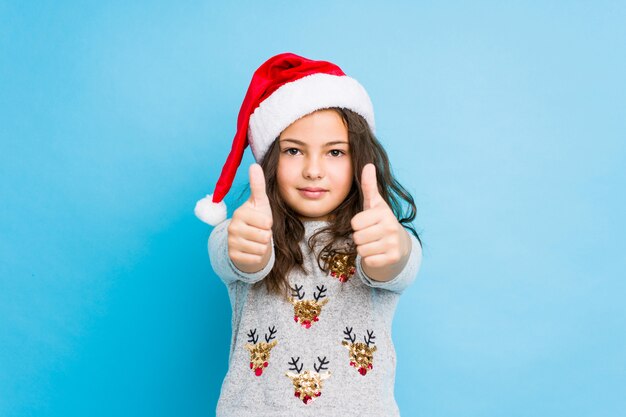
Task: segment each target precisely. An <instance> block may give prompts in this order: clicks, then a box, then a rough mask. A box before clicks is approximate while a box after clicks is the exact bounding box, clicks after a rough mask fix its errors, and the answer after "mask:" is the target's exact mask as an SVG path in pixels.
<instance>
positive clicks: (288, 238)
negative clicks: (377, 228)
mask: <svg viewBox="0 0 626 417" xmlns="http://www.w3.org/2000/svg"><path fill="white" fill-rule="evenodd" d="M331 109H332V110H334V111H336V112H337V113H339V115H340V116H341V117H342V119H343V121H344V123H345V124H346V126H347V128H348V142H349V145H350V156H351V158H352V166H353V171H354V172H353V175H354V181H353V182H352V188H351V189H350V192H349V193H348V195H347V197H346V199H345V200H344V201H343V202H342V203H341V204H340V205H339V206H338V207H337V208H335V210H333V211H332V212H331V213H329V216H328V218H329V225H328V226H327V227H325V228H322V229H320V230H318V231H316V232H315V233H314V234H313V235H312V236H311V237H310V238H309V240H308V242H307V244H308V246H309V248H310V249H313V248H314V247H315V245H316V244H317V242H318V239H319V235H321V234H322V233H325V234H326V233H328V234H329V235H330V236H331V239H330V243H328V244H326V245H325V246H324V247H323V249H322V250H321V251H320V252H319V254H318V255H317V262H318V265H319V266H320V268H321V269H322V270H323V271H324V272H328V265H326V261H325V260H324V259H326V257H325V255H328V254H332V253H335V252H339V251H338V250H337V248H335V247H334V246H335V244H336V242H339V241H347V242H351V241H352V240H351V239H350V235H351V234H352V232H353V231H352V227H351V224H350V220H351V219H352V217H354V216H355V215H356V214H358V213H359V212H361V211H362V210H363V195H362V192H361V178H360V177H361V175H360V173H361V172H362V171H363V167H364V166H365V165H366V164H368V163H370V162H371V163H373V164H374V165H375V166H376V180H377V182H378V189H379V192H380V195H381V196H382V197H383V199H384V200H385V202H387V204H388V205H389V207H390V208H391V209H392V211H393V213H394V214H395V215H396V217H397V218H398V221H399V222H400V224H402V225H403V226H404V227H405V228H406V229H407V230H408V231H410V232H411V233H412V234H413V235H414V236H415V237H416V238H417V240H418V242H419V243H420V245H421V244H422V242H421V239H420V238H419V236H418V234H417V232H416V231H415V228H414V227H413V226H412V225H411V222H412V221H413V220H414V219H415V215H416V208H415V202H414V201H413V197H412V196H411V194H410V193H409V192H408V191H407V190H406V189H405V188H404V187H403V186H402V185H400V183H399V182H398V181H397V180H396V179H395V178H394V176H393V174H392V172H391V166H390V164H389V158H388V157H387V153H386V152H385V149H384V148H383V147H382V145H381V144H380V142H378V140H377V139H376V137H375V136H374V134H373V133H372V131H371V129H370V127H369V125H368V124H367V122H366V121H365V119H364V118H363V117H362V116H360V115H359V114H357V113H355V112H353V111H351V110H348V109H344V108H331ZM279 156H280V147H279V145H278V140H275V141H274V142H273V143H272V144H271V145H270V147H269V149H268V150H267V152H266V154H265V157H264V158H263V160H262V161H261V163H260V164H261V167H262V168H263V172H264V174H265V181H266V184H267V186H266V187H267V196H268V198H269V200H270V205H271V206H272V216H273V219H274V223H273V226H272V234H273V238H274V254H275V262H274V266H273V268H272V270H271V271H270V273H269V274H268V275H267V276H266V277H265V279H263V280H262V281H260V283H261V282H263V281H264V282H265V285H266V287H267V290H268V292H274V293H277V294H280V293H284V294H285V295H288V292H289V288H288V287H289V286H288V281H287V275H288V273H289V271H290V270H291V269H292V268H298V269H300V270H301V271H302V272H305V270H304V267H303V266H302V263H303V256H302V252H301V250H300V245H299V242H300V241H301V240H302V239H303V238H304V225H303V224H302V221H301V220H300V218H299V217H298V214H297V213H296V212H294V211H293V210H292V209H291V208H290V207H289V206H287V205H286V204H285V202H284V201H283V199H282V198H281V196H280V194H279V191H278V184H277V181H276V174H277V168H278V158H279ZM402 202H404V203H406V206H407V207H406V208H405V207H403V205H402ZM326 236H328V235H326ZM340 252H342V253H345V254H348V255H351V256H356V246H355V245H354V243H352V244H350V245H348V249H347V250H345V249H344V250H341V251H340ZM258 284H259V283H257V285H258Z"/></svg>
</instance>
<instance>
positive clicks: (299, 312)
mask: <svg viewBox="0 0 626 417" xmlns="http://www.w3.org/2000/svg"><path fill="white" fill-rule="evenodd" d="M315 288H317V291H315V292H314V293H313V297H314V298H315V300H305V299H304V295H305V293H304V291H302V285H300V286H298V284H296V286H295V287H294V288H291V292H292V295H293V297H297V298H298V299H297V300H296V299H295V298H293V297H289V302H290V303H291V304H293V314H294V316H293V319H294V321H295V322H296V323H300V325H302V327H305V328H307V329H310V328H311V325H312V324H313V323H315V322H317V321H319V316H320V314H321V313H322V307H323V306H324V305H326V303H327V302H328V298H326V294H324V293H325V292H326V287H325V286H324V285H322V286H321V287H319V286H316V287H315ZM322 298H323V300H322ZM320 300H322V301H320Z"/></svg>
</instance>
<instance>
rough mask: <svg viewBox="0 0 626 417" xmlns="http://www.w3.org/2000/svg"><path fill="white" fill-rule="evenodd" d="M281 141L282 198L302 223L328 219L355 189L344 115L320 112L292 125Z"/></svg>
mask: <svg viewBox="0 0 626 417" xmlns="http://www.w3.org/2000/svg"><path fill="white" fill-rule="evenodd" d="M278 141H279V147H280V156H279V158H278V168H277V173H276V180H277V182H278V191H279V193H280V196H281V197H282V199H283V200H284V201H285V203H286V204H287V205H288V206H289V207H291V209H293V210H294V211H295V212H296V213H298V215H299V216H300V219H301V220H303V221H307V220H328V214H329V213H330V212H332V211H333V210H334V209H335V208H337V206H339V204H341V203H342V202H343V200H344V199H345V198H346V196H347V195H348V193H349V192H350V188H351V187H352V158H351V157H350V145H349V143H348V128H347V127H346V125H345V124H344V122H343V120H342V118H341V116H340V115H339V114H338V113H337V112H335V111H333V110H318V111H316V112H314V113H311V114H309V115H307V116H304V117H302V118H301V119H298V120H296V121H295V122H293V123H292V124H291V125H290V126H289V127H287V128H286V129H285V130H283V132H282V133H281V134H280V136H279V138H278Z"/></svg>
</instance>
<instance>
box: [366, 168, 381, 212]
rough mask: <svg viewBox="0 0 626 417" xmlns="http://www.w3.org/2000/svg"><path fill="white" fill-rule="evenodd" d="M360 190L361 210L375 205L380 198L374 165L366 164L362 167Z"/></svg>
mask: <svg viewBox="0 0 626 417" xmlns="http://www.w3.org/2000/svg"><path fill="white" fill-rule="evenodd" d="M361 191H362V192H363V210H368V209H369V208H371V207H373V206H375V205H376V204H377V203H378V200H380V198H381V197H380V193H379V192H378V183H377V181H376V166H375V165H374V164H367V165H365V166H364V167H363V172H362V174H361Z"/></svg>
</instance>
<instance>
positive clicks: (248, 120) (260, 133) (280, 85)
mask: <svg viewBox="0 0 626 417" xmlns="http://www.w3.org/2000/svg"><path fill="white" fill-rule="evenodd" d="M329 107H342V108H346V109H350V110H352V111H354V112H356V113H358V114H360V115H361V116H363V118H365V120H366V121H367V123H368V125H369V126H370V128H371V129H372V131H374V130H375V124H374V109H373V106H372V101H371V100H370V98H369V95H368V94H367V92H366V91H365V88H363V86H362V85H361V84H359V82H358V81H356V80H355V79H354V78H350V77H348V76H347V75H346V74H344V72H343V71H342V70H341V68H339V67H338V66H337V65H335V64H332V63H330V62H327V61H313V60H310V59H307V58H304V57H301V56H298V55H295V54H292V53H284V54H279V55H276V56H274V57H272V58H270V59H268V60H267V61H266V62H265V63H263V65H261V66H260V67H259V68H258V69H257V70H256V71H255V72H254V75H253V76H252V81H251V82H250V87H248V91H247V92H246V96H245V98H244V100H243V103H242V105H241V109H240V110H239V117H238V118H237V132H236V133H235V138H234V140H233V144H232V147H231V150H230V153H229V154H228V158H227V159H226V163H225V164H224V167H223V168H222V172H221V174H220V177H219V179H218V180H217V184H216V185H215V191H214V192H213V194H209V195H207V196H206V197H204V198H203V199H201V200H200V201H198V202H197V203H196V207H195V210H194V212H195V214H196V216H197V217H198V218H199V219H200V220H202V221H203V222H205V223H208V224H210V225H212V226H215V225H217V224H219V223H221V222H222V221H224V220H225V219H226V215H227V212H226V204H225V203H224V201H223V199H224V196H225V195H226V194H227V193H228V191H229V190H230V187H231V186H232V183H233V180H234V178H235V174H236V172H237V168H239V165H240V164H241V159H242V157H243V152H244V150H245V148H246V147H247V146H248V145H250V148H251V149H252V154H253V155H254V159H255V160H256V161H257V162H259V163H260V162H261V161H262V160H263V157H264V156H265V153H266V152H267V150H268V149H269V147H270V145H271V144H272V142H274V140H275V139H276V138H277V137H278V136H280V133H281V132H282V131H283V130H285V129H286V128H287V127H288V126H289V125H291V124H292V123H293V122H295V121H296V120H298V119H300V118H301V117H303V116H306V115H307V114H310V113H313V112H314V111H316V110H320V109H325V108H329Z"/></svg>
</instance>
